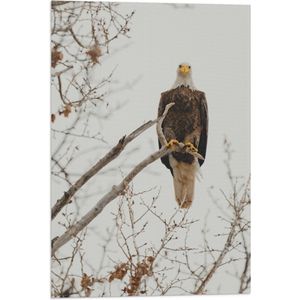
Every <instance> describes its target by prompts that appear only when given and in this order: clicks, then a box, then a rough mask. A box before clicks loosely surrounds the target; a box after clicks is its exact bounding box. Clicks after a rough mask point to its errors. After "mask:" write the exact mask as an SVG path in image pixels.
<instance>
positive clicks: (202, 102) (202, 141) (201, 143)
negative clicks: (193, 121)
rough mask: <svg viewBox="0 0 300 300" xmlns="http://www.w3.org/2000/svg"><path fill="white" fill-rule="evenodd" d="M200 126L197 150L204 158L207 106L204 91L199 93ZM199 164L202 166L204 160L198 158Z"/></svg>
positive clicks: (206, 133)
mask: <svg viewBox="0 0 300 300" xmlns="http://www.w3.org/2000/svg"><path fill="white" fill-rule="evenodd" d="M199 111H200V126H201V134H200V140H199V144H198V152H199V153H200V154H201V155H202V156H203V157H204V158H205V155H206V147H207V135H208V108H207V101H206V97H205V94H204V93H201V96H200V108H199ZM198 161H199V165H200V166H202V164H203V163H204V160H201V159H198Z"/></svg>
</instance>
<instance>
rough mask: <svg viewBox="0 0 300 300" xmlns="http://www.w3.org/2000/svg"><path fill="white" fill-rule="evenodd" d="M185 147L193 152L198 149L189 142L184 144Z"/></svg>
mask: <svg viewBox="0 0 300 300" xmlns="http://www.w3.org/2000/svg"><path fill="white" fill-rule="evenodd" d="M185 147H187V148H189V149H190V150H191V151H193V152H198V149H197V148H196V147H195V146H194V145H193V144H192V143H190V142H188V143H185Z"/></svg>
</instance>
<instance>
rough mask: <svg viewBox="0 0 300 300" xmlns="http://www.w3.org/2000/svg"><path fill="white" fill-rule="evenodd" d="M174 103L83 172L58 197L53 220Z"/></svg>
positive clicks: (161, 118)
mask: <svg viewBox="0 0 300 300" xmlns="http://www.w3.org/2000/svg"><path fill="white" fill-rule="evenodd" d="M173 105H174V104H173V103H170V104H169V105H167V106H166V109H165V112H164V114H163V115H162V116H161V117H159V118H157V119H156V120H152V121H148V122H147V123H145V124H143V125H142V126H140V127H138V128H137V129H136V130H134V131H133V132H132V133H130V134H129V135H128V136H124V137H122V138H121V139H120V140H119V142H118V143H117V144H116V145H115V146H114V147H113V148H112V149H111V150H110V151H109V152H108V153H107V154H106V155H105V156H104V157H102V158H101V159H100V160H99V161H98V162H97V163H96V164H95V165H94V166H92V167H91V168H90V169H89V170H88V171H87V172H85V174H83V175H82V176H81V177H80V178H79V179H78V180H77V181H76V182H75V183H74V184H73V185H72V186H71V187H70V188H69V190H68V191H66V192H64V194H63V196H62V197H61V198H60V199H58V200H57V201H56V203H55V205H54V206H53V208H52V212H51V219H52V220H53V219H54V218H55V217H56V215H57V214H58V213H59V212H60V211H61V209H62V208H63V207H64V206H65V205H67V204H68V203H69V202H70V200H71V198H72V197H73V196H74V195H75V193H76V192H77V191H78V190H79V189H80V188H81V187H82V186H83V185H84V184H85V183H86V182H87V181H88V180H89V179H91V178H92V177H93V176H94V175H96V174H97V173H98V172H99V171H100V170H101V169H102V168H103V167H105V166H106V165H107V164H108V163H110V162H111V161H112V160H114V159H115V158H116V157H118V156H119V154H120V153H121V152H122V151H123V150H124V148H125V146H126V145H127V144H128V143H130V142H131V141H132V140H134V139H135V138H136V137H138V136H139V135H140V134H141V133H143V132H144V131H145V130H147V129H148V128H150V127H151V126H152V125H154V124H155V123H156V122H158V121H160V120H163V119H164V118H165V116H166V114H167V113H168V111H169V109H170V108H171V106H173Z"/></svg>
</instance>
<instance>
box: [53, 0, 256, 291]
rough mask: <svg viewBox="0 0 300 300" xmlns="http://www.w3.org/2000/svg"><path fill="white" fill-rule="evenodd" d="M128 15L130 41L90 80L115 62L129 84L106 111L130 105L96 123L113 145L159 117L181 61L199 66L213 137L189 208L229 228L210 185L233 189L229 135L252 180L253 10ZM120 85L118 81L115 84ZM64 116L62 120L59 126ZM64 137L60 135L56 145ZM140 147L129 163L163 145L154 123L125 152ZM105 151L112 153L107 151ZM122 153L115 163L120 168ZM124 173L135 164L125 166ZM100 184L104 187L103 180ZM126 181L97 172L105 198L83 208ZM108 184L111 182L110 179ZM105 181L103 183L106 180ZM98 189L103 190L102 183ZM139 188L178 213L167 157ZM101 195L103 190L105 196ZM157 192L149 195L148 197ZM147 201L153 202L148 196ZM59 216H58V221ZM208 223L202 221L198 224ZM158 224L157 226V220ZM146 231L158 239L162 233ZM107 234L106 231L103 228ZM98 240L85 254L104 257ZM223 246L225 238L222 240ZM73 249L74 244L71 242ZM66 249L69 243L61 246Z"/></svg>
mask: <svg viewBox="0 0 300 300" xmlns="http://www.w3.org/2000/svg"><path fill="white" fill-rule="evenodd" d="M120 10H121V11H122V12H126V13H127V12H130V11H132V10H135V12H136V13H135V15H134V17H133V19H132V24H131V26H130V28H131V30H130V36H131V38H130V39H129V40H127V39H125V38H122V39H118V40H117V41H116V43H115V44H114V47H113V48H112V53H114V50H116V49H119V51H115V53H114V54H113V55H111V56H107V58H105V61H104V62H103V64H102V65H100V66H97V67H95V68H94V71H93V73H92V74H91V80H92V79H93V77H94V78H97V77H98V76H100V77H102V76H105V74H107V73H109V72H110V71H111V70H112V69H114V68H115V67H116V66H117V68H116V69H115V73H114V76H113V78H114V80H115V81H116V82H114V84H115V85H119V86H126V85H128V88H126V89H122V90H121V91H120V92H116V93H112V94H111V95H110V96H109V97H108V98H107V99H106V101H107V102H108V103H109V106H108V107H104V106H102V108H99V113H102V114H105V113H107V112H108V111H109V110H110V109H111V108H113V107H115V106H118V105H119V104H120V103H126V105H124V107H122V108H121V109H119V110H117V111H116V112H114V113H113V114H112V115H111V117H110V118H108V119H106V120H99V122H95V123H94V126H95V127H97V130H101V132H102V134H103V136H104V138H105V140H106V141H107V142H108V144H109V145H114V144H115V142H116V141H117V140H118V139H119V138H120V137H121V136H123V135H124V134H127V133H129V132H131V131H132V130H134V129H135V128H136V127H138V126H139V125H141V124H142V123H144V122H145V121H148V120H149V119H154V118H155V117H156V115H157V108H158V103H159V99H160V93H161V92H163V91H166V90H168V89H170V88H171V86H172V84H173V83H174V81H175V76H176V68H177V66H178V64H179V63H181V62H189V63H190V64H191V65H192V70H193V80H194V84H195V86H196V87H197V88H198V89H200V90H202V91H204V92H205V93H206V98H207V101H208V109H209V135H208V148H207V157H206V160H205V163H204V165H203V166H202V168H201V177H200V182H199V181H198V182H197V183H196V188H195V199H194V202H193V205H192V208H191V209H190V216H191V217H192V218H200V219H201V220H204V217H205V215H206V214H207V212H208V210H209V211H210V215H209V222H208V223H209V224H210V226H211V230H212V231H213V232H224V227H223V226H224V223H222V222H215V221H214V220H217V219H216V216H217V215H218V213H219V212H218V211H217V210H216V208H215V206H214V205H213V204H212V203H211V200H210V198H209V196H208V194H207V188H209V187H210V186H215V187H216V188H217V189H223V190H224V191H228V190H229V189H230V186H229V182H228V180H227V176H226V169H225V166H224V158H225V155H224V151H223V140H224V136H226V137H227V138H228V140H229V141H230V142H231V143H232V147H233V149H234V150H235V152H234V156H233V162H232V169H233V173H234V174H235V175H238V176H245V177H247V176H248V175H249V173H250V8H249V6H235V5H227V6H225V5H192V6H191V7H182V8H180V9H178V8H174V7H173V6H172V5H165V4H135V3H127V4H121V5H120ZM113 86H114V85H113ZM53 96H54V97H56V96H57V94H55V92H53ZM59 122H60V121H57V124H56V126H57V128H59V126H60V124H59ZM56 143H58V140H56V139H53V142H52V147H53V149H55V145H56ZM94 146H95V145H94V144H93V143H92V142H91V143H90V142H88V143H87V141H85V144H82V145H81V149H82V151H83V152H84V149H90V148H91V147H94ZM136 147H139V150H138V151H135V152H134V153H133V154H132V155H130V156H126V157H127V161H126V163H127V164H130V165H135V164H137V163H138V162H139V161H141V160H142V159H144V158H145V157H147V156H148V155H149V154H151V153H152V152H153V151H155V150H156V149H157V137H156V131H155V128H154V127H153V128H151V129H149V130H148V131H146V132H145V133H144V134H143V135H142V136H141V137H140V138H138V139H137V140H135V141H134V142H133V143H131V144H130V145H129V146H128V147H127V148H126V152H128V153H129V152H130V151H132V150H133V149H135V148H136ZM103 153H105V150H103ZM98 158H99V151H94V152H88V153H87V154H86V155H82V157H81V158H80V159H77V160H76V162H74V164H73V165H72V170H73V171H74V172H75V173H76V172H78V174H82V173H83V171H84V170H86V169H87V168H88V167H89V166H91V165H92V164H94V163H95V162H96V161H97V160H98ZM120 161H122V155H121V157H120V158H118V160H116V161H115V162H114V165H115V166H118V165H119V164H120ZM122 171H124V172H125V173H126V172H127V171H128V169H126V168H124V169H122ZM100 178H101V187H99V186H97V180H99V182H100ZM121 178H122V174H121V172H114V173H107V175H104V177H97V176H96V177H95V179H93V180H91V182H90V183H89V185H90V187H91V189H92V190H94V191H99V196H98V195H96V196H95V197H89V198H88V199H86V201H85V205H84V207H82V208H81V213H82V214H83V213H84V212H86V211H87V210H88V209H89V208H90V207H91V206H92V205H93V204H94V203H95V202H96V201H97V200H99V198H100V197H101V193H103V192H105V191H107V190H108V189H109V188H110V187H111V185H112V184H116V183H118V182H119V181H120V180H121ZM103 182H104V183H105V184H103ZM99 185H100V184H99ZM95 186H96V187H95ZM134 187H135V189H136V191H141V190H145V189H148V188H152V187H157V188H160V189H161V190H160V200H161V201H160V203H159V207H160V209H161V210H162V211H173V209H174V208H175V207H176V201H175V199H174V191H173V182H172V176H171V174H170V172H169V170H167V169H166V168H165V166H164V165H163V164H162V163H161V162H160V161H156V162H155V163H153V164H152V165H151V166H149V167H148V168H147V170H146V172H142V173H141V174H139V175H138V176H137V177H136V179H135V180H134ZM64 188H65V187H64V186H63V185H61V184H60V183H58V182H56V181H53V184H52V201H53V202H55V201H56V200H57V198H58V197H59V196H61V194H62V192H63V191H64ZM100 192H101V193H100ZM154 194H155V192H153V193H152V194H149V199H151V196H152V195H154ZM145 200H147V199H145ZM115 209H116V203H111V204H109V205H108V206H107V207H106V208H105V210H104V212H103V214H101V216H99V217H98V218H97V219H96V220H94V221H93V222H92V223H91V225H92V226H93V228H104V227H103V226H105V227H106V226H108V227H109V226H110V224H112V220H111V211H114V210H115ZM58 220H59V218H58ZM201 224H202V223H201V222H200V223H199V226H200V225H201ZM153 226H155V224H153ZM199 229H201V227H199V228H198V230H195V231H194V232H192V235H191V239H195V244H197V241H198V240H199V239H200V237H199V232H200V231H199ZM157 230H158V231H156V230H152V235H151V236H147V238H148V239H149V240H153V241H155V239H156V238H157V236H156V232H159V230H160V229H159V228H157ZM99 231H100V229H99ZM61 233H62V228H61V227H59V226H56V225H53V226H52V235H53V236H56V235H58V234H61ZM97 243H98V240H97V237H96V236H95V238H94V239H93V238H91V239H89V242H88V245H87V247H86V252H87V255H88V257H89V258H90V260H91V261H93V260H94V261H97V258H98V257H99V249H98V248H97ZM220 244H222V243H220ZM65 249H66V250H67V249H68V246H66V247H65ZM62 251H64V248H62ZM237 284H238V282H237V283H234V281H232V280H228V281H227V279H224V278H222V277H220V278H217V279H216V283H215V284H214V286H212V287H211V291H215V292H216V291H217V288H219V287H220V291H221V292H223V293H232V292H235V291H236V290H237Z"/></svg>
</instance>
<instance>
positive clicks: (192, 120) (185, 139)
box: [158, 63, 208, 208]
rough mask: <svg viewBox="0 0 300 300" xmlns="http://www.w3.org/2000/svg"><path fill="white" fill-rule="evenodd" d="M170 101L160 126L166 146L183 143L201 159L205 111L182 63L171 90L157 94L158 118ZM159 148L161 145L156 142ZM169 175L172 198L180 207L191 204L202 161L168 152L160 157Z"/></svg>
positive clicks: (202, 96)
mask: <svg viewBox="0 0 300 300" xmlns="http://www.w3.org/2000/svg"><path fill="white" fill-rule="evenodd" d="M172 102H174V103H175V105H173V106H172V107H171V108H170V110H169V112H168V114H167V116H166V117H165V119H164V121H163V123H162V131H163V133H164V135H165V138H166V140H167V142H168V145H167V146H168V147H172V145H175V144H178V142H181V143H184V144H185V145H186V147H189V148H190V150H192V151H197V152H198V153H199V154H201V155H202V157H203V158H205V155H206V146H207V133H208V110H207V102H206V98H205V93H204V92H201V91H199V90H197V89H196V88H195V86H194V83H193V80H192V67H191V65H190V64H188V63H182V64H180V65H179V66H178V68H177V78H176V81H175V83H174V85H173V87H172V89H170V90H168V91H166V92H163V93H162V94H161V98H160V102H159V108H158V116H161V115H162V114H163V112H164V110H165V107H166V105H167V104H169V103H172ZM159 148H161V143H160V142H159ZM161 161H162V163H163V164H164V165H165V166H166V167H167V168H168V169H170V171H171V173H172V175H173V182H174V190H175V197H176V201H177V203H178V205H179V206H180V207H181V208H189V207H190V206H191V204H192V201H193V196H194V186H195V179H196V172H197V169H198V168H199V166H198V163H199V165H200V166H201V165H202V164H203V163H204V160H200V159H197V158H195V157H194V156H193V155H192V154H189V153H182V152H176V151H174V152H172V153H171V154H169V155H166V156H164V157H162V158H161Z"/></svg>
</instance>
